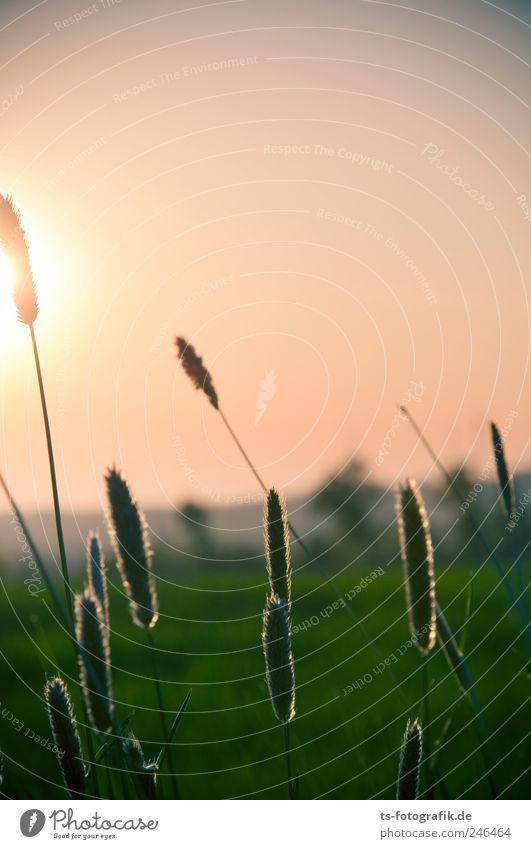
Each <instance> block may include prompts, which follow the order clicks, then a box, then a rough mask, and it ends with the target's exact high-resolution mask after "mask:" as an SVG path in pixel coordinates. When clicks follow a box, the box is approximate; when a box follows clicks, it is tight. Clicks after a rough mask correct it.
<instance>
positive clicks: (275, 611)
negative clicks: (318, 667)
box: [262, 595, 295, 723]
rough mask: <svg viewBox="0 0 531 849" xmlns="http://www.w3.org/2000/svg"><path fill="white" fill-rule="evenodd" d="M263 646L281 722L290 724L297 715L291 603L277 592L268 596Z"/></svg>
mask: <svg viewBox="0 0 531 849" xmlns="http://www.w3.org/2000/svg"><path fill="white" fill-rule="evenodd" d="M262 645H263V647H264V656H265V666H266V681H267V688H268V690H269V697H270V699H271V704H272V705H273V710H274V712H275V716H276V718H277V719H278V721H279V722H282V723H286V722H289V721H290V720H291V719H292V718H293V717H294V715H295V669H294V663H293V652H292V648H291V628H290V621H289V612H288V605H287V602H286V600H285V599H281V598H279V597H278V596H276V595H271V596H268V597H267V599H266V605H265V608H264V615H263V627H262Z"/></svg>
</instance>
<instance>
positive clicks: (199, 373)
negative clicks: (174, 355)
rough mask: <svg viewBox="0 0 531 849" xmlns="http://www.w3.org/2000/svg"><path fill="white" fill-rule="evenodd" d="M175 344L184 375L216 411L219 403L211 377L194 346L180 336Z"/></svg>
mask: <svg viewBox="0 0 531 849" xmlns="http://www.w3.org/2000/svg"><path fill="white" fill-rule="evenodd" d="M175 344H176V346H177V351H178V358H179V360H180V361H181V365H182V367H183V369H184V370H185V372H186V374H187V375H188V377H189V378H190V380H191V381H192V383H193V384H194V386H195V387H196V389H201V390H202V391H203V392H204V393H205V395H206V396H207V398H208V399H209V401H210V403H211V404H212V406H213V407H214V409H216V410H218V409H219V401H218V396H217V393H216V390H215V389H214V384H213V382H212V376H211V374H210V372H209V370H208V369H207V368H206V367H205V366H204V365H203V360H202V359H201V357H200V356H199V355H198V354H197V353H196V350H195V348H194V346H193V345H191V344H190V343H189V342H187V341H186V339H183V337H182V336H177V338H176V340H175Z"/></svg>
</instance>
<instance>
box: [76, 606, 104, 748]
mask: <svg viewBox="0 0 531 849" xmlns="http://www.w3.org/2000/svg"><path fill="white" fill-rule="evenodd" d="M75 614H76V637H77V641H78V643H79V646H80V648H81V655H80V674H81V685H82V688H83V696H84V699H85V705H86V707H87V714H88V716H89V719H90V721H91V722H92V724H93V725H94V726H95V727H96V728H97V729H98V730H99V731H107V730H108V728H109V726H111V725H112V723H113V718H114V703H113V695H112V683H111V652H110V647H109V635H108V626H107V622H106V621H105V618H104V613H103V610H102V608H101V605H100V603H99V601H98V600H97V599H96V597H95V596H94V595H93V594H92V592H91V591H90V590H86V591H85V592H84V593H83V595H77V596H76V604H75ZM85 654H86V657H87V658H88V661H89V662H90V666H91V670H92V672H93V675H94V677H95V679H96V681H97V685H96V681H94V680H93V677H92V675H91V674H89V671H88V669H87V664H86V660H85Z"/></svg>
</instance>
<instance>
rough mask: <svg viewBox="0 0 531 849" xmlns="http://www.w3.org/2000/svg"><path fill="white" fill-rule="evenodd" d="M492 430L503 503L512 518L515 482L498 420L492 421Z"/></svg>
mask: <svg viewBox="0 0 531 849" xmlns="http://www.w3.org/2000/svg"><path fill="white" fill-rule="evenodd" d="M490 431H491V436H492V446H493V449H494V459H495V460H496V471H497V473H498V483H499V485H500V490H501V494H502V498H503V504H504V507H505V512H506V513H507V516H508V517H509V518H510V516H511V513H513V512H514V509H515V497H514V483H513V478H512V475H511V473H510V472H509V467H508V465H507V459H506V457H505V448H504V445H503V437H502V435H501V433H500V430H499V428H498V425H497V424H496V422H491V423H490Z"/></svg>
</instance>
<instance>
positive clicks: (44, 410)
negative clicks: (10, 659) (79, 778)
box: [29, 324, 74, 622]
mask: <svg viewBox="0 0 531 849" xmlns="http://www.w3.org/2000/svg"><path fill="white" fill-rule="evenodd" d="M29 329H30V334H31V344H32V347H33V356H34V358H35V368H36V370H37V380H38V383H39V393H40V397H41V407H42V416H43V419H44V430H45V432H46V445H47V448H48V460H49V463H50V478H51V482H52V495H53V508H54V513H55V526H56V529H57V541H58V544H59V556H60V558H61V568H62V571H63V579H64V583H65V596H66V607H67V610H68V613H69V615H70V619H71V621H72V622H73V621H74V607H73V602H72V588H71V585H70V575H69V573H68V563H67V559H66V549H65V541H64V536H63V523H62V520H61V507H60V504H59V491H58V489H57V476H56V473H55V460H54V454H53V444H52V433H51V430H50V420H49V417H48V407H47V404H46V393H45V391H44V381H43V379H42V370H41V363H40V359H39V349H38V347H37V339H36V337H35V328H34V327H33V324H30V325H29Z"/></svg>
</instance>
